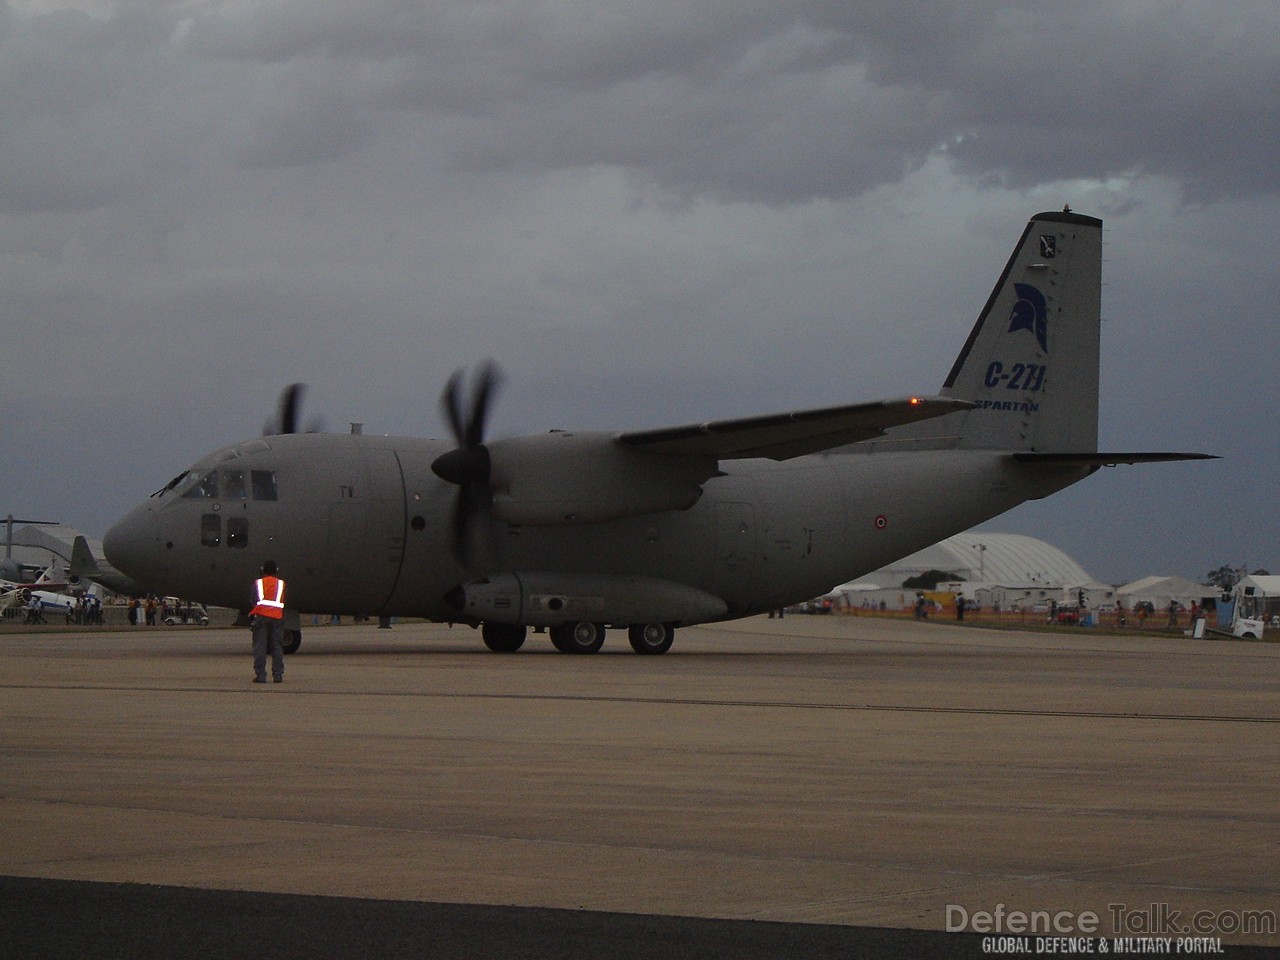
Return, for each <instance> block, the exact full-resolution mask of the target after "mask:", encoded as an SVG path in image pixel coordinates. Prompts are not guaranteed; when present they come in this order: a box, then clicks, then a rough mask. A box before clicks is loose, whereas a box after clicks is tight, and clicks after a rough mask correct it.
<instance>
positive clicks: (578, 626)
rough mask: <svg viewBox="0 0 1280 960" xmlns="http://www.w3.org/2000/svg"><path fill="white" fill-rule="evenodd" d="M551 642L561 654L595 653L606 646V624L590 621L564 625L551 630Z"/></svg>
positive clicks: (570, 622) (578, 621)
mask: <svg viewBox="0 0 1280 960" xmlns="http://www.w3.org/2000/svg"><path fill="white" fill-rule="evenodd" d="M551 642H552V643H553V644H555V648H556V649H557V650H559V651H560V652H561V653H595V652H596V651H597V650H599V649H600V648H601V647H602V646H604V624H603V623H592V622H591V621H590V620H577V621H573V620H571V621H569V622H568V623H562V624H560V625H558V626H555V627H552V628H551Z"/></svg>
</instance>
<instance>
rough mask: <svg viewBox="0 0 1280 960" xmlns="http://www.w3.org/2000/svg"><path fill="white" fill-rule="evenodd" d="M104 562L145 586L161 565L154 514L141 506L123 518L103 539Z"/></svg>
mask: <svg viewBox="0 0 1280 960" xmlns="http://www.w3.org/2000/svg"><path fill="white" fill-rule="evenodd" d="M102 552H103V553H104V554H106V557H107V562H108V563H109V564H111V565H112V566H113V567H115V568H116V569H117V570H119V571H120V572H121V573H123V574H126V575H127V576H130V577H132V578H133V579H135V580H139V581H142V582H146V580H147V579H148V574H150V575H153V576H154V574H155V571H156V569H157V568H158V567H159V565H160V525H159V523H158V522H157V521H156V515H155V511H154V510H152V509H151V506H150V505H149V504H143V505H142V506H140V507H136V508H134V509H133V510H132V511H130V512H129V513H127V514H125V515H124V517H122V518H121V519H120V520H119V521H118V522H116V523H115V524H114V525H113V526H112V527H111V529H110V530H108V531H107V535H106V536H105V537H103V538H102Z"/></svg>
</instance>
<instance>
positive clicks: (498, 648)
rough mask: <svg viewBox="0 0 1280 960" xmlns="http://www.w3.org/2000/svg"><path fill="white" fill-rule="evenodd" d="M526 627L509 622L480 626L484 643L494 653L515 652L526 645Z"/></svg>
mask: <svg viewBox="0 0 1280 960" xmlns="http://www.w3.org/2000/svg"><path fill="white" fill-rule="evenodd" d="M525 634H526V631H525V628H524V627H517V626H512V625H511V624H509V623H486V624H485V625H484V626H483V627H481V628H480V636H481V637H483V638H484V645H485V646H486V647H488V648H489V649H490V650H492V651H493V652H494V653H515V652H516V651H517V650H519V649H520V648H521V647H522V646H523V645H524V638H525Z"/></svg>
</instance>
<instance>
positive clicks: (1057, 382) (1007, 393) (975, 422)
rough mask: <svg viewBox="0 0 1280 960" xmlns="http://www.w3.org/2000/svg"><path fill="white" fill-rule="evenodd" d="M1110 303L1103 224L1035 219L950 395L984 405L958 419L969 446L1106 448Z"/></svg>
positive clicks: (968, 345) (954, 375)
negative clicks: (1102, 338) (1102, 414)
mask: <svg viewBox="0 0 1280 960" xmlns="http://www.w3.org/2000/svg"><path fill="white" fill-rule="evenodd" d="M1101 300H1102V221H1101V220H1098V219H1096V218H1094V217H1084V216H1080V215H1079V214H1075V213H1070V212H1063V213H1040V214H1037V215H1036V216H1034V217H1033V218H1032V219H1031V222H1030V223H1028V224H1027V228H1026V230H1025V231H1023V234H1022V239H1021V240H1019V241H1018V245H1017V247H1015V248H1014V251H1013V256H1011V257H1010V258H1009V262H1008V264H1007V265H1006V266H1005V268H1004V273H1003V274H1001V276H1000V279H999V281H998V282H997V283H996V286H995V289H994V290H992V291H991V296H990V297H989V298H988V299H987V304H986V306H985V307H983V310H982V313H981V315H979V317H978V322H977V323H976V324H974V327H973V330H972V332H970V334H969V339H968V340H967V341H966V342H965V345H964V349H963V350H961V351H960V356H959V357H957V358H956V362H955V365H954V366H953V367H952V368H951V373H950V374H949V375H948V377H947V380H946V383H945V385H944V386H943V389H942V391H941V392H942V393H943V394H944V395H946V396H953V397H958V398H960V399H963V400H971V401H973V402H975V403H976V404H977V405H978V406H977V407H976V408H975V409H973V410H970V411H968V412H966V413H962V414H956V415H955V416H956V418H957V421H956V425H957V426H958V428H959V429H958V433H959V440H958V443H959V445H960V446H961V447H968V448H982V449H997V450H1016V451H1031V452H1037V453H1061V452H1071V453H1085V452H1090V451H1096V450H1097V449H1098V341H1099V327H1100V322H1101Z"/></svg>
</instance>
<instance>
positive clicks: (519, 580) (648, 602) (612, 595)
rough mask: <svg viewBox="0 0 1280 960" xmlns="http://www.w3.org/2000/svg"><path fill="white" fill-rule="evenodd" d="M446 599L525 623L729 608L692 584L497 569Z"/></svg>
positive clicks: (617, 619) (621, 621) (484, 615)
mask: <svg viewBox="0 0 1280 960" xmlns="http://www.w3.org/2000/svg"><path fill="white" fill-rule="evenodd" d="M448 599H449V602H450V603H452V604H453V605H454V606H455V607H457V609H458V610H459V611H460V612H461V613H464V614H466V616H467V617H469V618H470V619H473V620H480V621H486V622H489V623H507V624H512V625H520V626H530V627H554V626H556V625H558V624H561V623H567V622H569V621H575V620H590V621H592V622H598V623H611V624H614V625H615V626H623V625H627V624H632V623H679V624H690V623H705V622H706V621H708V620H716V619H719V618H720V617H723V616H724V615H725V614H726V613H727V612H728V610H729V607H728V604H726V603H725V602H724V601H723V600H721V599H720V598H719V597H716V596H712V595H711V594H709V593H706V592H705V591H702V590H698V589H696V588H694V587H689V586H686V585H684V584H681V583H673V582H671V581H670V580H658V579H656V578H654V577H640V576H630V575H626V574H620V575H609V574H599V575H593V574H580V573H529V572H521V573H501V574H497V575H495V576H492V577H486V578H484V579H483V580H474V581H472V582H471V583H465V584H462V585H461V586H459V587H457V588H456V589H454V590H453V591H452V592H451V593H450V594H449V598H448Z"/></svg>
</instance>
